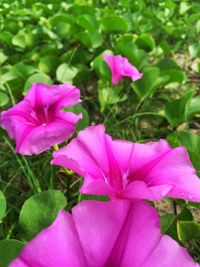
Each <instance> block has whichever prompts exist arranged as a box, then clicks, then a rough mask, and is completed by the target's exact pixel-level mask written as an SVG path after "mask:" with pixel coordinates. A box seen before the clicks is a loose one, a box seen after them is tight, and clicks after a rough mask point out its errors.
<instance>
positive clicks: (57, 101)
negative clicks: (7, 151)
mask: <svg viewBox="0 0 200 267" xmlns="http://www.w3.org/2000/svg"><path fill="white" fill-rule="evenodd" d="M78 102H80V91H79V89H77V88H76V87H75V86H73V85H69V84H63V85H47V84H42V83H34V84H32V86H31V88H30V89H29V91H28V92H27V95H26V96H25V97H24V99H23V100H22V101H21V102H19V103H18V104H17V105H15V106H14V107H12V108H10V109H8V110H6V111H4V112H2V114H1V118H0V122H1V125H2V128H4V129H5V130H6V131H7V132H8V134H9V136H10V137H11V138H14V139H15V140H16V150H15V151H16V152H18V153H21V154H24V155H32V154H39V153H41V152H43V151H45V150H48V149H49V148H50V147H51V146H53V145H58V144H60V143H62V142H64V141H65V140H66V139H67V138H69V137H70V136H72V134H73V133H74V131H75V125H76V123H77V122H78V120H79V119H81V118H82V115H81V114H78V115H76V114H74V113H72V112H63V111H61V110H62V109H63V108H65V107H69V106H72V105H75V104H76V103H78Z"/></svg>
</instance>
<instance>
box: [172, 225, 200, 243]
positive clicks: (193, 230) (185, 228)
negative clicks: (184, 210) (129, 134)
mask: <svg viewBox="0 0 200 267" xmlns="http://www.w3.org/2000/svg"><path fill="white" fill-rule="evenodd" d="M177 232H178V238H179V240H181V241H190V240H193V239H194V240H197V241H200V224H199V223H196V222H191V221H178V224H177Z"/></svg>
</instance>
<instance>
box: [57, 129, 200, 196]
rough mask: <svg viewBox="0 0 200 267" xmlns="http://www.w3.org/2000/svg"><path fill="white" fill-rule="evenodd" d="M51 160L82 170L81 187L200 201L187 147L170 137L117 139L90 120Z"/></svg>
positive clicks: (113, 193)
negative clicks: (139, 140)
mask: <svg viewBox="0 0 200 267" xmlns="http://www.w3.org/2000/svg"><path fill="white" fill-rule="evenodd" d="M52 163H53V164H57V165H61V166H64V167H66V168H69V169H72V170H73V171H75V172H77V173H78V174H79V175H81V176H83V177H84V183H83V186H82V188H81V192H82V193H87V194H88V193H89V194H99V195H108V196H109V197H111V198H115V197H119V198H132V199H149V200H160V199H162V198H163V197H165V196H167V197H173V198H174V197H175V198H182V199H186V200H190V201H191V200H193V201H200V179H199V178H198V177H197V175H196V173H195V169H194V168H193V166H192V164H191V162H190V159H189V155H188V153H187V151H186V149H185V148H184V147H177V148H171V147H170V145H169V144H168V142H167V141H165V140H160V141H158V142H148V143H146V144H139V143H132V142H129V141H125V140H112V138H111V137H110V136H109V135H108V134H106V133H105V128H104V127H103V125H97V126H91V127H88V128H86V129H84V130H83V131H81V132H79V134H78V136H77V138H76V139H74V140H72V142H71V143H69V144H68V145H67V146H66V147H64V148H63V149H61V150H59V151H56V152H55V153H54V155H53V160H52ZM95 182H96V183H97V184H96V185H95ZM103 182H104V183H105V185H103ZM99 186H100V187H99ZM98 187H99V189H98Z"/></svg>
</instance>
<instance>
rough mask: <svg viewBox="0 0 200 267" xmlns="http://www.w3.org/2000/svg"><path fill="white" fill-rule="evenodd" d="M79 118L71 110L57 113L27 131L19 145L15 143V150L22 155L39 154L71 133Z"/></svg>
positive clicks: (80, 116) (79, 116)
mask: <svg viewBox="0 0 200 267" xmlns="http://www.w3.org/2000/svg"><path fill="white" fill-rule="evenodd" d="M81 118H82V115H81V114H79V115H76V114H74V113H72V112H65V113H64V112H62V113H61V112H59V113H57V117H56V118H54V120H53V121H52V122H50V123H48V124H44V125H41V126H37V127H34V128H32V130H31V131H29V132H27V134H26V135H25V136H24V138H23V139H22V142H21V143H20V145H17V147H16V152H18V153H21V154H23V155H32V154H39V153H41V152H43V151H45V150H48V149H50V148H51V147H52V146H54V145H58V144H60V143H62V142H64V141H66V140H67V139H68V138H69V137H71V136H72V135H73V133H74V131H75V126H76V123H77V122H78V120H80V119H81ZM17 133H18V132H17Z"/></svg>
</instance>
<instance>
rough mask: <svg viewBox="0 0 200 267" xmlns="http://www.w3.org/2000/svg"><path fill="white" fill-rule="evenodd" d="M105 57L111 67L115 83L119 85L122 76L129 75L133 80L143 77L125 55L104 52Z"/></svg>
mask: <svg viewBox="0 0 200 267" xmlns="http://www.w3.org/2000/svg"><path fill="white" fill-rule="evenodd" d="M103 58H104V60H105V61H106V63H107V64H108V66H109V67H110V69H111V72H112V84H113V85H117V84H118V83H119V81H120V80H121V78H122V77H129V78H130V79H132V80H133V81H136V80H138V79H140V78H141V77H142V74H141V73H140V72H139V71H138V70H137V69H136V67H134V66H133V65H131V63H130V62H129V61H128V59H127V58H125V57H122V56H120V55H118V56H112V55H109V54H104V57H103Z"/></svg>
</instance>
